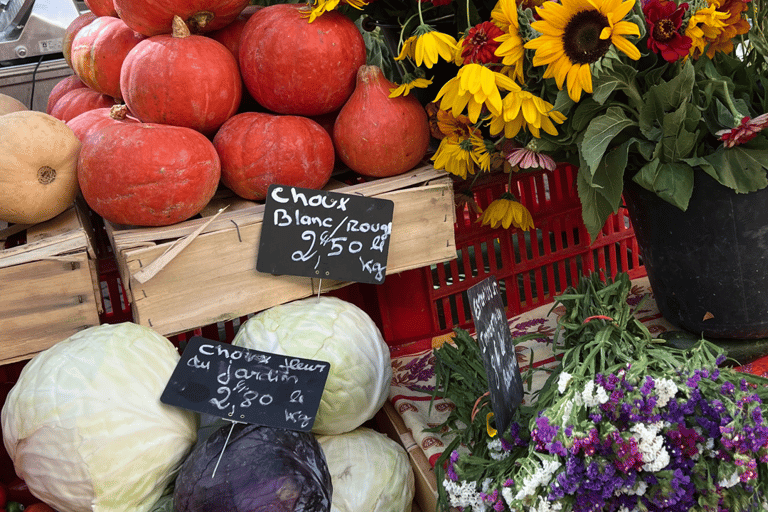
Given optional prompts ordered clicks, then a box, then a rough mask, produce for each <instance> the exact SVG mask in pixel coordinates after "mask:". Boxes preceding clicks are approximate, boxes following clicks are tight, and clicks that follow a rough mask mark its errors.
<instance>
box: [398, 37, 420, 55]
mask: <svg viewBox="0 0 768 512" xmlns="http://www.w3.org/2000/svg"><path fill="white" fill-rule="evenodd" d="M415 50H416V36H411V37H409V38H408V39H406V40H405V41H403V47H402V48H400V53H399V54H398V55H397V57H395V59H394V60H404V59H413V58H414V56H415V54H414V52H415Z"/></svg>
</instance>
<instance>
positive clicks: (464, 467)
mask: <svg viewBox="0 0 768 512" xmlns="http://www.w3.org/2000/svg"><path fill="white" fill-rule="evenodd" d="M630 287H631V284H630V281H629V278H628V277H627V276H626V274H619V275H618V276H617V277H616V280H615V281H607V282H603V281H601V280H600V279H599V278H597V274H594V275H593V276H590V277H585V278H583V279H582V281H581V282H580V283H579V284H578V286H577V287H576V288H571V289H569V290H568V291H566V293H565V294H563V295H561V296H560V297H559V299H558V302H559V303H560V304H562V305H563V306H565V308H566V313H565V315H564V316H563V317H561V318H560V320H559V322H558V324H559V331H558V333H557V334H556V335H555V339H554V348H555V353H556V355H558V357H559V358H560V363H559V365H558V366H557V367H556V368H555V369H554V370H551V374H550V375H549V378H548V379H547V382H546V384H545V385H544V387H543V388H541V389H540V390H534V391H532V392H531V396H530V398H531V399H530V400H529V401H528V402H527V403H524V404H523V405H521V406H520V407H519V408H518V409H517V410H516V411H515V412H514V416H513V421H512V423H511V426H510V428H508V429H507V430H506V431H504V432H497V431H496V430H495V428H494V421H493V418H494V415H493V413H492V412H489V413H487V414H485V415H482V414H477V411H479V410H482V409H483V406H487V405H490V403H489V399H488V397H487V396H484V395H483V391H484V390H487V382H486V381H484V377H485V375H484V373H483V372H482V370H481V369H478V364H477V363H478V361H480V359H479V357H480V355H479V349H478V347H477V343H476V342H475V340H474V339H473V338H471V337H470V336H469V335H468V333H467V332H466V331H461V330H457V331H456V336H455V337H454V340H453V343H452V344H448V343H446V344H445V345H443V346H442V348H440V349H438V350H436V351H435V357H436V366H435V374H436V380H437V387H436V390H435V393H436V394H440V395H441V396H445V397H446V398H449V399H450V400H452V401H453V402H454V403H455V404H456V409H455V410H454V411H453V413H452V414H451V416H450V417H449V418H448V420H447V421H446V422H445V423H444V424H442V425H440V426H439V427H437V428H436V430H439V431H442V432H446V431H447V432H448V433H450V434H455V437H454V438H453V441H452V442H451V444H450V445H449V446H448V447H447V449H446V450H445V452H444V453H443V455H442V456H441V458H440V459H439V460H438V461H437V463H436V466H435V470H436V473H437V478H438V482H441V485H440V492H439V498H438V501H439V504H440V507H439V508H441V509H442V510H448V507H449V506H452V507H458V508H459V509H460V510H464V511H470V510H471V511H472V512H481V511H507V510H508V511H516V512H517V511H536V512H543V511H559V510H562V511H568V510H573V511H576V512H585V511H622V512H631V511H661V510H664V511H674V510H678V511H686V512H687V511H718V512H719V511H730V512H735V511H748V510H749V511H751V510H761V509H764V507H765V506H766V498H767V496H766V490H768V424H766V420H765V417H764V412H763V409H762V408H763V401H764V400H765V399H766V397H768V387H766V383H767V382H768V381H766V379H762V378H760V377H756V376H754V375H749V374H742V373H739V372H737V371H736V370H734V369H733V368H730V367H727V366H722V365H723V363H724V362H725V355H724V353H723V351H722V350H721V349H720V348H718V347H716V346H715V345H713V344H711V343H709V342H708V341H705V340H701V341H699V342H698V343H697V344H696V345H694V346H693V347H692V348H690V349H689V350H679V349H674V348H671V347H669V346H666V345H664V344H663V341H662V340H659V339H654V338H653V337H652V336H651V334H650V333H649V332H648V330H647V329H646V328H645V326H644V325H643V324H642V323H641V322H640V321H639V320H637V318H635V317H634V316H633V314H632V307H631V306H630V305H629V304H628V303H627V297H628V294H629V290H630ZM517 341H522V339H518V340H517ZM536 371H548V370H544V369H528V370H527V374H526V375H524V379H525V380H528V382H530V380H529V379H530V377H531V375H532V372H536ZM477 397H481V398H480V399H478V398H477Z"/></svg>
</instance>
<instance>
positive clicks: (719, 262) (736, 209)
mask: <svg viewBox="0 0 768 512" xmlns="http://www.w3.org/2000/svg"><path fill="white" fill-rule="evenodd" d="M624 198H625V201H626V203H627V209H628V210H629V214H630V219H631V220H632V225H633V227H634V230H635V234H636V236H637V241H638V244H639V245H640V248H641V252H642V256H643V263H644V265H645V268H646V270H647V272H648V279H649V281H650V284H651V288H652V289H653V293H654V297H655V299H656V302H657V303H658V306H659V310H660V312H661V314H662V315H663V316H664V318H665V319H667V320H668V321H669V322H671V323H672V324H674V325H675V326H677V327H678V328H681V329H684V330H687V331H691V332H693V333H696V334H700V335H703V336H704V337H705V338H708V339H717V338H719V339H729V340H737V339H738V340H747V339H750V340H754V339H758V338H768V189H763V190H761V191H758V192H754V193H751V194H736V193H735V192H733V191H732V190H731V189H729V188H727V187H724V186H723V185H720V184H719V183H718V182H717V181H715V180H714V179H712V178H711V177H710V176H709V175H707V174H706V173H705V172H704V171H701V170H697V171H696V175H695V180H694V187H693V196H692V197H691V201H690V203H689V206H688V209H687V211H685V212H683V211H681V210H680V209H678V208H676V207H675V206H673V205H671V204H669V203H667V202H666V201H664V200H662V199H660V198H658V197H657V196H656V195H655V194H652V193H651V192H649V191H647V190H646V189H644V188H642V187H640V186H639V185H637V184H635V183H634V182H631V181H628V182H627V183H626V186H625V188H624Z"/></svg>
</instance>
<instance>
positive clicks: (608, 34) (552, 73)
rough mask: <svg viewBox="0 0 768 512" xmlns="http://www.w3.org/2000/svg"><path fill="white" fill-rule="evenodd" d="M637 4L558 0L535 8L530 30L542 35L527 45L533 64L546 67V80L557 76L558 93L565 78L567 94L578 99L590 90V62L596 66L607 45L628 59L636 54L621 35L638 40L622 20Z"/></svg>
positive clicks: (636, 30) (630, 25)
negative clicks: (560, 1) (558, 0)
mask: <svg viewBox="0 0 768 512" xmlns="http://www.w3.org/2000/svg"><path fill="white" fill-rule="evenodd" d="M634 5H635V1H634V0H626V1H624V2H622V1H621V0H562V3H557V2H545V3H544V4H543V5H542V7H537V8H536V12H537V13H538V14H539V16H540V17H541V19H540V20H538V21H534V22H533V23H532V24H531V27H532V28H533V29H534V30H536V31H538V32H540V33H541V34H542V35H541V36H539V37H537V38H536V39H533V40H531V41H528V42H527V43H525V48H529V49H533V50H535V51H536V53H535V54H534V56H533V65H534V66H541V65H545V64H546V66H547V69H546V70H545V71H544V78H552V77H554V78H555V81H556V83H557V87H558V88H559V89H561V90H562V88H563V84H564V83H565V81H566V79H567V80H568V95H569V96H570V97H571V99H573V101H577V102H578V101H579V100H580V99H581V93H582V91H585V92H588V93H591V92H592V74H591V72H590V68H589V66H590V64H592V63H593V62H597V61H598V60H600V59H601V58H602V57H603V56H605V54H606V53H608V50H610V48H611V45H613V46H614V47H616V48H617V49H618V50H621V51H622V52H623V53H625V54H626V55H627V57H629V58H630V59H633V60H637V59H639V58H640V51H639V50H638V49H637V48H636V47H635V45H634V44H632V43H631V42H630V41H629V40H628V39H627V38H626V37H625V36H639V35H640V29H639V27H638V26H637V25H636V24H634V23H632V22H630V21H622V20H623V19H624V17H625V16H626V15H627V14H628V13H629V12H630V11H631V10H632V8H633V6H634Z"/></svg>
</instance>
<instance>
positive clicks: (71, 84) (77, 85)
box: [45, 75, 88, 114]
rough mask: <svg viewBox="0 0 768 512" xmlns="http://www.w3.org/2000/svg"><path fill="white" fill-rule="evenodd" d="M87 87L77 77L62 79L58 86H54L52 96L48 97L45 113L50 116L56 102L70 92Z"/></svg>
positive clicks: (70, 76)
mask: <svg viewBox="0 0 768 512" xmlns="http://www.w3.org/2000/svg"><path fill="white" fill-rule="evenodd" d="M87 87H88V86H87V85H85V84H84V83H83V81H82V80H80V77H78V76H77V75H69V76H67V77H65V78H62V79H61V80H59V81H58V82H57V83H56V85H54V86H53V88H52V89H51V92H50V94H49V95H48V104H47V105H46V107H45V113H46V114H50V113H51V111H52V110H53V106H54V105H55V104H56V102H57V101H59V100H60V99H61V97H62V96H64V95H65V94H66V93H68V92H69V91H72V90H75V89H84V88H87Z"/></svg>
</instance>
